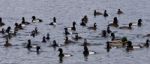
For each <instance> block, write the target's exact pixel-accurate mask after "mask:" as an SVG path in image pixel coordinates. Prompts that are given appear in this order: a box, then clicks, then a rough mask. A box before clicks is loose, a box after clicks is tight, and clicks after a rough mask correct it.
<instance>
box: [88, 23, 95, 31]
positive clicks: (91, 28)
mask: <svg viewBox="0 0 150 64" xmlns="http://www.w3.org/2000/svg"><path fill="white" fill-rule="evenodd" d="M88 29H90V30H96V29H97V25H96V23H94V25H93V27H88Z"/></svg>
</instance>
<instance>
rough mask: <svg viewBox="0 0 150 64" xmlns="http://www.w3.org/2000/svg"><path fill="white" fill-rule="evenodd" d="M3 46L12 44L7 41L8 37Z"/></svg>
mask: <svg viewBox="0 0 150 64" xmlns="http://www.w3.org/2000/svg"><path fill="white" fill-rule="evenodd" d="M4 46H5V47H9V46H12V44H11V43H9V41H8V39H7V40H6V42H5V44H4Z"/></svg>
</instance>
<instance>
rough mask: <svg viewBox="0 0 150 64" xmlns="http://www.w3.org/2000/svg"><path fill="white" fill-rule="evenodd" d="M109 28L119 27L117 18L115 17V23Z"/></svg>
mask: <svg viewBox="0 0 150 64" xmlns="http://www.w3.org/2000/svg"><path fill="white" fill-rule="evenodd" d="M108 26H113V27H118V26H119V25H118V19H117V17H114V19H113V23H110V24H108Z"/></svg>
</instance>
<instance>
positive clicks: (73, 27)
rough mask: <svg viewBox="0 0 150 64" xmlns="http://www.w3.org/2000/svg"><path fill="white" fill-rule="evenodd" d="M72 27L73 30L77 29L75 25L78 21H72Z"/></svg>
mask: <svg viewBox="0 0 150 64" xmlns="http://www.w3.org/2000/svg"><path fill="white" fill-rule="evenodd" d="M72 25H73V26H72V27H71V30H73V31H76V27H75V25H76V22H75V21H74V22H73V23H72Z"/></svg>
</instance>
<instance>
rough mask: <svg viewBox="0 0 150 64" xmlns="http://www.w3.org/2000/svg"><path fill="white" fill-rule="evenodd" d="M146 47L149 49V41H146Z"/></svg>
mask: <svg viewBox="0 0 150 64" xmlns="http://www.w3.org/2000/svg"><path fill="white" fill-rule="evenodd" d="M144 47H146V48H149V40H148V39H147V40H146V43H145V44H144Z"/></svg>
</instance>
